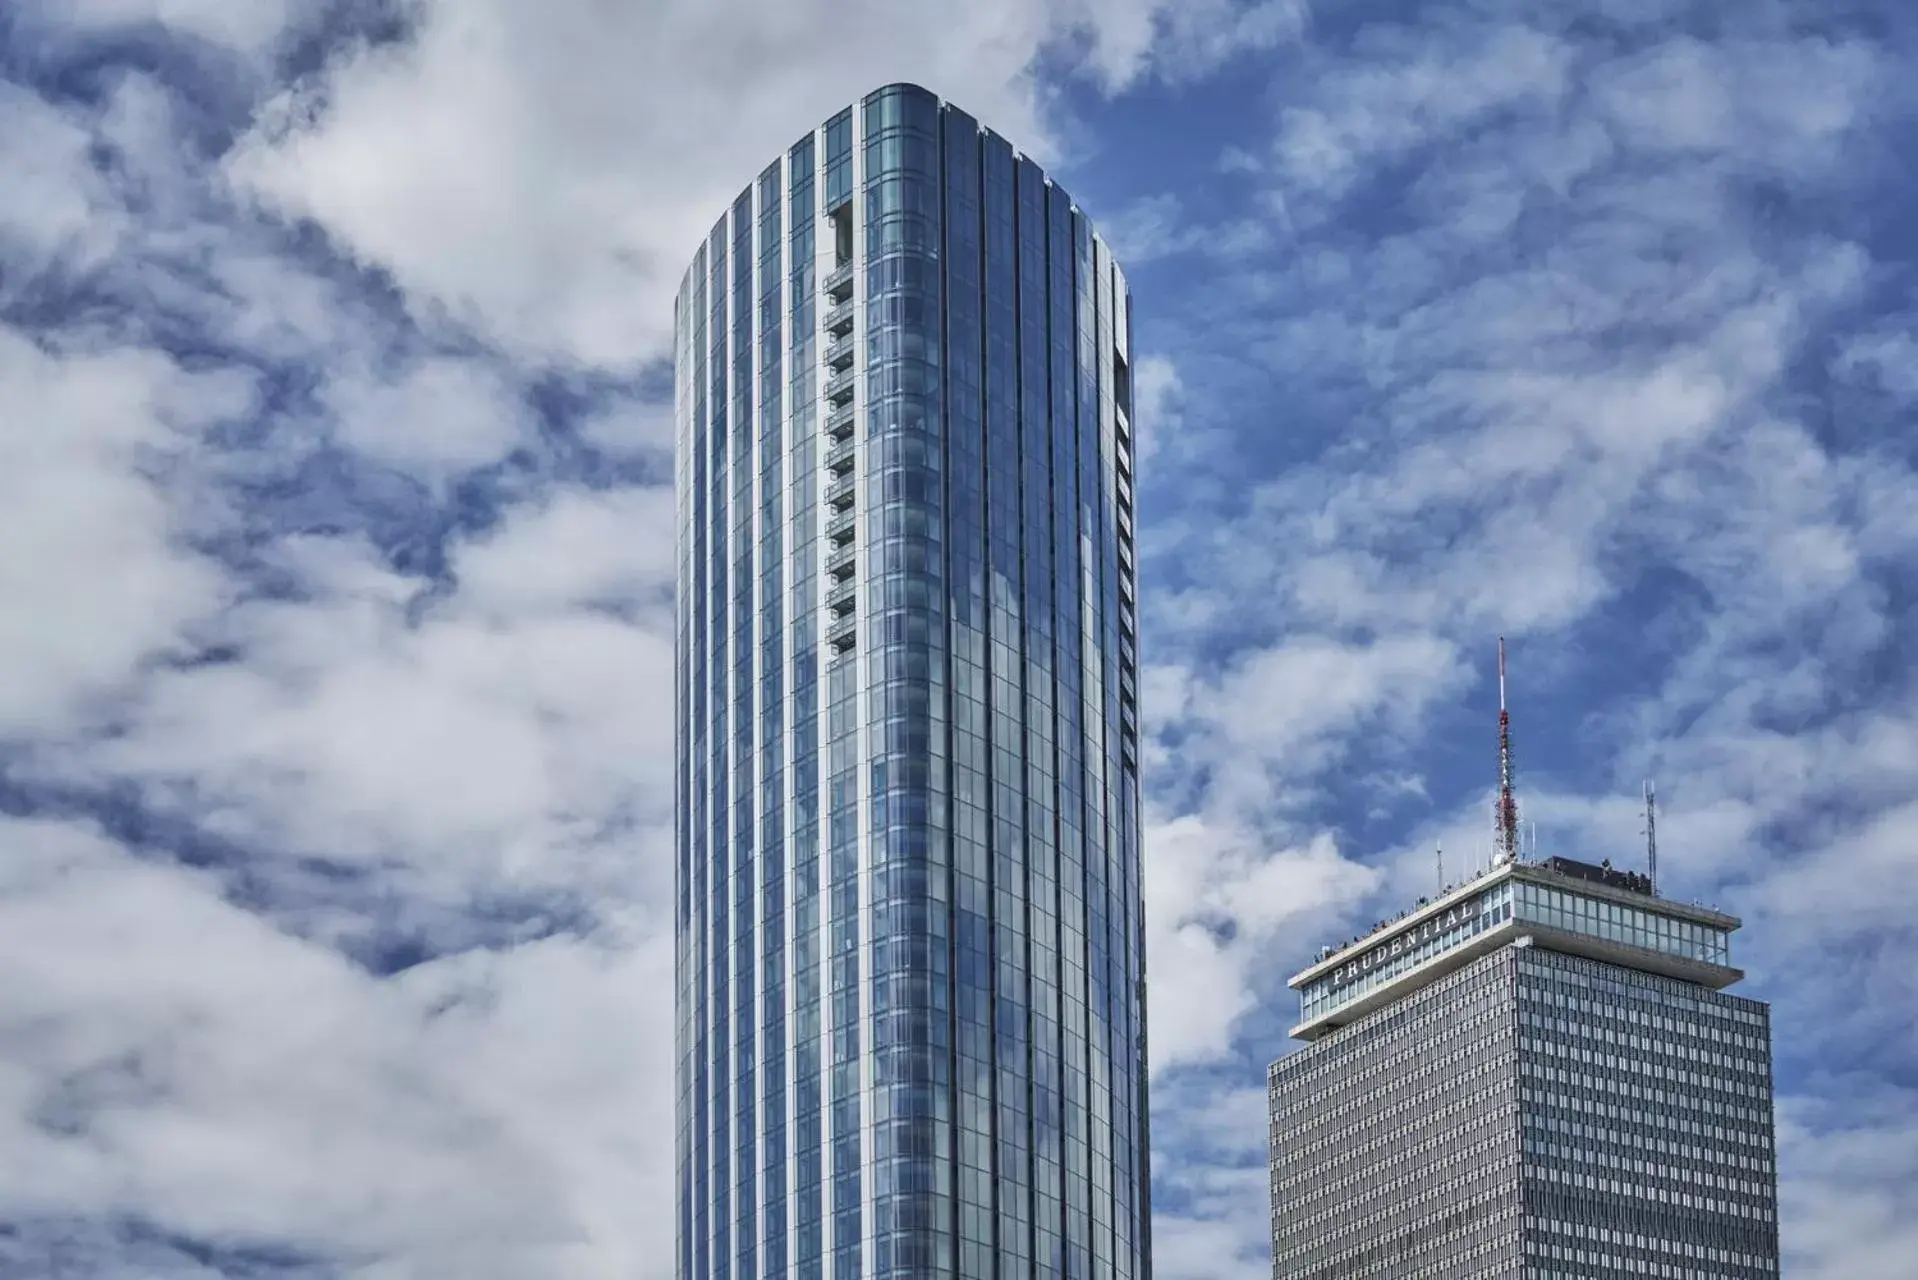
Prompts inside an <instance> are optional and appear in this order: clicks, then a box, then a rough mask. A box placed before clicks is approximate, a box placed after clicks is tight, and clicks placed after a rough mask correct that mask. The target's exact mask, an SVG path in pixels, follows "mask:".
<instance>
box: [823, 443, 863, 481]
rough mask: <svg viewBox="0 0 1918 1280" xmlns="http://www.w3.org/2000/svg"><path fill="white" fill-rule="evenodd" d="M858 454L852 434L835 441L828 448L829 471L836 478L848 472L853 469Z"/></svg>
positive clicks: (827, 466)
mask: <svg viewBox="0 0 1918 1280" xmlns="http://www.w3.org/2000/svg"><path fill="white" fill-rule="evenodd" d="M858 456H859V455H858V453H857V451H856V448H855V446H854V445H853V442H852V437H851V435H850V434H848V436H847V438H846V439H844V440H839V441H835V442H834V444H833V446H832V447H831V448H830V449H827V450H826V471H827V473H828V474H829V475H831V476H832V477H833V478H834V479H838V478H839V477H841V476H844V475H846V474H848V473H849V472H851V471H852V464H853V463H854V462H855V461H856V460H857V459H858Z"/></svg>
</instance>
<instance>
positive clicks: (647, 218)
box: [231, 0, 1285, 367]
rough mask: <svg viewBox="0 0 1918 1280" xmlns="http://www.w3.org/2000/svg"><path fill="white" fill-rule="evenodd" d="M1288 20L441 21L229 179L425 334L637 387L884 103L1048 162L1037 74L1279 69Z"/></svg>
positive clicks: (1230, 15) (1000, 10)
mask: <svg viewBox="0 0 1918 1280" xmlns="http://www.w3.org/2000/svg"><path fill="white" fill-rule="evenodd" d="M1284 7H1285V6H1280V5H1272V4H1266V5H1261V6H1258V7H1257V8H1255V9H1253V10H1250V11H1248V12H1246V13H1243V14H1242V13H1241V12H1240V10H1239V8H1238V6H1236V5H1234V4H1232V3H1230V2H1229V0H1209V2H1208V3H1206V4H1204V5H1203V6H1200V7H1199V9H1198V10H1197V11H1195V12H1191V13H1187V12H1186V10H1188V9H1189V8H1190V6H1176V7H1175V6H1170V5H1166V4H1164V3H1162V2H1161V0H1148V2H1147V3H1123V4H1107V3H1091V4H1087V3H1084V2H1083V0H1075V2H1071V3H1060V4H1056V5H1031V4H1026V3H1020V2H1017V0H993V2H992V3H988V4H974V5H968V6H964V7H961V8H958V9H950V8H934V7H926V6H916V5H903V6H902V5H897V4H888V3H880V2H878V0H864V2H863V3H860V4H855V5H846V4H827V3H823V2H822V0H808V2H807V3H800V4H778V5H765V4H759V3H753V2H751V0H733V2H732V3H728V4H712V3H706V2H704V0H699V2H690V0H688V2H675V3H662V4H651V5H646V6H640V7H635V6H633V5H630V4H624V3H614V2H613V0H562V2H560V3H553V4H546V5H542V6H539V7H538V8H537V9H532V8H528V7H526V6H524V5H519V4H514V3H509V2H507V0H468V2H463V3H450V2H445V0H440V2H433V3H426V4H422V5H421V6H419V8H418V10H417V23H416V29H415V31H414V34H413V36H412V38H411V39H409V40H407V41H405V42H403V43H400V44H397V45H385V46H379V47H365V48H359V49H355V50H352V51H349V52H347V53H345V54H343V55H341V56H340V57H339V58H337V59H336V60H335V61H334V62H333V63H332V64H331V65H330V66H329V67H328V68H327V69H326V71H325V72H324V74H323V75H322V76H321V77H320V79H319V81H318V82H317V83H316V84H314V85H312V86H309V87H306V88H303V89H301V90H299V91H297V92H294V93H290V94H289V95H287V96H286V98H285V99H284V100H283V101H282V102H281V103H280V104H279V105H278V107H277V108H276V109H275V111H274V112H273V113H271V114H270V115H269V116H268V117H267V118H266V119H265V120H263V122H262V123H261V125H260V127H259V128H258V129H256V131H255V133H254V136H253V137H252V139H251V141H250V142H249V143H248V144H247V145H246V146H245V147H243V148H242V149H241V150H240V151H239V152H238V153H237V154H236V155H235V156H234V157H233V161H232V164H231V170H232V173H233V176H234V177H235V179H236V180H237V181H238V182H239V183H240V184H242V185H243V186H244V187H245V188H247V189H249V190H251V191H252V192H253V193H255V195H256V196H257V197H258V198H259V199H260V200H261V201H263V202H264V203H265V204H267V205H268V206H270V207H272V208H275V209H278V210H282V211H284V212H286V213H288V214H291V215H294V216H307V217H312V218H314V219H316V220H318V221H319V222H320V223H321V224H322V225H323V226H324V227H326V228H327V229H328V230H329V231H330V232H331V233H332V234H333V235H334V236H336V237H337V238H338V240H339V242H340V243H341V244H342V245H343V246H344V247H345V248H346V249H347V250H349V251H350V252H351V253H353V254H354V255H356V256H357V257H358V258H360V259H361V260H362V261H364V262H366V263H369V264H371V265H375V266H378V267H381V268H384V269H387V270H390V271H391V272H392V273H393V275H394V277H395V278H396V280H397V281H398V282H399V283H400V285H401V286H402V287H403V288H405V289H406V291H407V293H408V296H409V298H410V299H411V300H412V302H413V303H414V305H415V307H416V309H417V310H418V311H419V312H420V313H421V314H423V315H432V314H436V313H437V312H438V310H439V309H440V308H445V309H447V310H449V311H450V313H451V314H452V315H453V316H455V317H457V318H458V319H460V320H461V321H463V322H467V323H471V324H473V325H475V326H477V327H478V328H479V329H481V330H482V331H484V332H485V333H487V334H490V335H492V336H494V337H495V338H497V339H498V340H499V341H501V342H503V343H505V344H506V345H507V346H509V347H511V348H512V349H514V350H516V351H519V352H522V353H528V354H532V355H535V356H538V357H540V358H543V359H553V360H557V361H560V362H562V363H570V362H574V361H580V362H585V363H588V364H603V365H611V366H621V367H623V366H631V365H635V364H637V363H639V362H642V361H644V360H646V359H649V358H652V357H656V356H658V355H660V354H663V353H664V351H665V349H666V344H667V330H668V327H669V325H670V321H671V316H672V299H673V294H674V291H675V289H676V288H677V285H678V281H679V277H680V273H681V272H682V271H683V270H684V269H685V266H686V264H687V262H688V261H690V259H691V256H692V251H693V248H694V246H695V245H696V244H697V243H698V241H699V238H700V236H701V235H703V234H704V233H705V231H706V230H707V229H708V228H709V227H710V226H711V224H712V222H713V221H714V219H715V218H716V217H717V216H718V215H719V214H720V213H721V212H722V211H723V210H724V209H725V207H726V203H727V202H728V201H729V200H730V199H731V198H732V197H733V196H734V195H735V194H737V192H738V191H739V190H740V189H741V188H742V187H744V186H745V184H746V183H748V182H749V181H751V179H752V177H753V175H754V174H756V173H757V172H758V171H759V170H760V168H762V167H763V166H764V165H765V164H766V162H767V161H768V159H769V158H770V157H773V156H775V155H777V154H779V152H780V151H781V150H782V149H783V148H785V147H786V146H788V145H789V144H791V143H792V142H793V141H794V140H795V138H796V137H797V135H798V134H799V133H801V132H802V131H803V130H805V129H806V128H807V127H809V126H811V125H814V124H817V123H819V122H820V121H822V120H823V119H825V117H826V116H827V115H828V114H830V113H831V112H833V111H835V110H837V109H838V108H839V107H841V106H843V105H844V104H846V103H847V102H850V101H852V100H854V99H855V98H857V97H858V96H859V95H861V94H864V93H865V92H867V91H869V90H871V89H874V88H877V87H878V86H879V84H881V83H884V82H886V81H889V80H913V81H918V82H921V83H923V84H925V85H926V86H927V87H929V88H931V89H932V90H933V91H934V92H935V93H939V94H942V95H944V96H947V97H949V98H951V99H953V100H954V101H956V102H958V103H959V104H960V105H961V106H963V107H964V108H965V109H967V110H968V111H971V112H973V113H975V114H976V115H977V116H979V117H980V118H981V119H982V120H983V121H984V122H985V123H987V124H988V125H990V126H992V127H993V128H996V129H998V130H1000V131H1001V132H1003V133H1004V134H1005V135H1006V136H1007V137H1009V138H1011V139H1013V140H1014V141H1015V143H1016V145H1018V146H1020V147H1021V148H1022V149H1024V150H1027V151H1029V152H1031V153H1033V154H1035V155H1039V156H1041V157H1045V156H1049V155H1051V154H1053V153H1054V151H1055V149H1056V148H1055V136H1054V132H1053V130H1052V129H1051V128H1050V127H1048V121H1047V110H1048V100H1047V95H1046V93H1045V91H1044V90H1043V89H1042V87H1041V86H1040V85H1039V84H1038V83H1037V81H1036V80H1035V79H1034V78H1033V74H1032V68H1033V64H1034V61H1035V59H1036V58H1037V57H1038V55H1039V54H1040V52H1041V51H1042V50H1043V49H1045V48H1048V47H1050V46H1051V45H1052V44H1053V42H1055V41H1057V40H1059V39H1068V40H1070V39H1077V38H1079V37H1081V36H1083V37H1084V38H1085V39H1087V40H1089V41H1090V47H1091V50H1092V52H1091V55H1090V56H1091V59H1092V62H1093V64H1094V65H1095V66H1096V67H1097V69H1098V72H1099V74H1100V75H1101V76H1102V77H1103V78H1104V79H1105V81H1106V82H1107V83H1108V85H1109V86H1117V85H1121V84H1124V83H1128V82H1130V81H1131V80H1132V79H1134V78H1135V77H1136V76H1138V75H1139V74H1141V73H1142V71H1143V69H1144V67H1145V65H1146V64H1147V62H1148V60H1149V57H1150V56H1151V55H1152V53H1153V52H1154V51H1155V50H1157V49H1158V48H1160V47H1161V45H1160V42H1162V41H1170V42H1171V43H1170V44H1169V45H1167V46H1166V47H1168V48H1172V49H1174V50H1176V51H1177V56H1179V57H1180V58H1182V59H1184V60H1185V61H1186V62H1192V63H1195V64H1196V63H1203V62H1206V61H1216V60H1217V58H1219V57H1222V56H1224V55H1225V53H1227V52H1229V51H1230V50H1231V49H1234V48H1238V47H1241V46H1242V45H1246V44H1251V45H1261V44H1269V43H1271V42H1272V40H1273V39H1274V38H1275V35H1274V33H1275V32H1276V31H1278V30H1279V28H1280V26H1281V25H1282V24H1281V23H1279V21H1278V18H1277V16H1276V15H1278V13H1279V11H1280V10H1281V9H1283V8H1284ZM1174 13H1178V14H1180V15H1181V16H1176V17H1173V16H1168V15H1171V14H1174ZM721 121H723V122H724V124H723V127H721V125H720V124H719V122H721Z"/></svg>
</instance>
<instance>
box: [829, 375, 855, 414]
mask: <svg viewBox="0 0 1918 1280" xmlns="http://www.w3.org/2000/svg"><path fill="white" fill-rule="evenodd" d="M858 381H859V379H858V378H856V377H854V376H853V372H852V370H850V369H840V370H837V371H835V372H834V373H833V375H832V376H831V377H830V378H827V379H826V403H828V404H831V405H835V406H837V405H842V404H851V403H852V393H853V387H854V385H855V384H856V383H857V382H858Z"/></svg>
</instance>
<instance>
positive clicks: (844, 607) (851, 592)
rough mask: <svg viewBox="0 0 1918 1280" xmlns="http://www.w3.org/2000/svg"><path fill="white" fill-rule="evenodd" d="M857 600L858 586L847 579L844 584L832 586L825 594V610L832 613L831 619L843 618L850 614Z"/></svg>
mask: <svg viewBox="0 0 1918 1280" xmlns="http://www.w3.org/2000/svg"><path fill="white" fill-rule="evenodd" d="M858 598H859V588H858V585H857V584H855V583H854V582H853V581H852V580H851V579H850V578H848V579H847V580H846V581H844V582H840V583H836V584H834V586H833V588H832V589H831V590H830V591H828V592H826V608H827V609H829V610H831V611H832V615H833V617H835V618H843V617H845V616H846V615H847V614H849V613H851V612H852V607H853V604H854V603H855V602H856V601H857V600H858Z"/></svg>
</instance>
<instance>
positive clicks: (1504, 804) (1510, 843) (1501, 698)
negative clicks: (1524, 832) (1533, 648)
mask: <svg viewBox="0 0 1918 1280" xmlns="http://www.w3.org/2000/svg"><path fill="white" fill-rule="evenodd" d="M1494 817H1495V818H1496V819H1497V822H1496V839H1495V843H1494V854H1493V862H1494V864H1495V865H1498V866H1506V865H1508V864H1510V863H1513V862H1517V861H1518V800H1517V798H1516V797H1514V796H1513V794H1512V713H1511V711H1510V710H1509V709H1508V708H1507V707H1506V705H1505V637H1504V636H1500V637H1499V638H1498V806H1497V809H1496V811H1495V813H1494Z"/></svg>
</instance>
